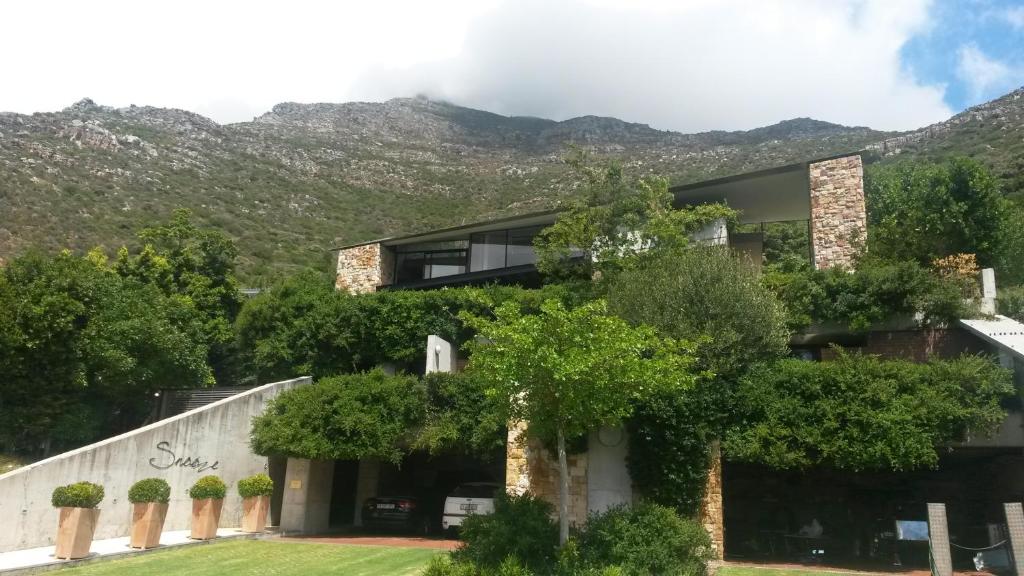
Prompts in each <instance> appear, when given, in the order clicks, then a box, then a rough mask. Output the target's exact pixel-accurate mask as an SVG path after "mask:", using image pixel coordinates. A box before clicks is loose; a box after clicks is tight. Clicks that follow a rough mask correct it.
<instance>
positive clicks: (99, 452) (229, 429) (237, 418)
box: [0, 378, 311, 552]
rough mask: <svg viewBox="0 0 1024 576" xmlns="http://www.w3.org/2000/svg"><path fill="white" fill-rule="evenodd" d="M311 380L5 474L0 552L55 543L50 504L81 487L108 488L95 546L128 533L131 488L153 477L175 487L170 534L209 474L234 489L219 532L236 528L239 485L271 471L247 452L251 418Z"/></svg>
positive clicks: (258, 391)
mask: <svg viewBox="0 0 1024 576" xmlns="http://www.w3.org/2000/svg"><path fill="white" fill-rule="evenodd" d="M310 381H311V380H310V379H309V378H297V379H294V380H286V381H283V382H276V383H273V384H267V385H265V386H260V387H259V388H254V389H252V390H248V391H246V392H243V393H241V394H238V395H237V396H232V397H230V398H226V399H224V400H221V401H219V402H214V403H213V404H210V405H208V406H204V407H202V408H198V409H196V410H192V411H190V412H186V413H184V414H181V415H178V416H174V417H172V418H168V419H166V420H162V421H160V422H157V423H155V424H151V425H149V426H145V427H143V428H139V429H138V430H134V431H132V432H128V433H127V434H122V435H121V436H115V437H114V438H110V439H107V440H104V441H102V442H98V443H96V444H92V445H89V446H85V447H82V448H79V449H77V450H73V451H71V452H66V453H64V454H60V455H58V456H54V457H53V458H48V459H46V460H42V461H40V462H36V463H35V464H31V465H29V466H26V467H24V468H20V469H18V470H14V471H12V472H9V473H7V474H4V475H0V519H2V520H0V522H2V528H0V552H6V551H9V550H18V549H22V548H33V547H37V546H47V545H51V544H53V542H54V536H55V535H56V531H57V510H56V509H54V508H53V507H52V506H51V504H50V495H51V494H52V492H53V489H54V488H55V487H56V486H59V485H63V484H70V483H72V482H78V481H83V480H84V481H89V482H95V483H98V484H102V485H103V487H104V489H105V490H106V497H105V498H104V500H103V502H101V503H100V510H101V512H100V520H99V525H98V527H97V529H96V538H97V539H100V538H114V537H118V536H125V535H127V534H128V532H129V529H130V527H131V504H130V503H129V502H128V489H129V488H130V487H131V485H132V484H134V483H135V482H136V481H138V480H141V479H143V478H150V477H156V478H163V479H164V480H167V482H168V483H170V485H171V502H170V510H169V511H168V513H167V522H166V524H165V525H164V529H165V530H183V529H186V528H188V527H189V522H190V520H191V513H192V503H191V500H189V498H188V494H187V493H186V491H187V490H188V488H189V487H190V486H191V485H192V484H193V483H194V482H195V481H196V480H197V479H198V478H200V477H201V476H205V475H207V474H216V475H218V476H220V477H221V478H222V479H223V480H224V481H225V482H226V483H227V484H228V487H229V489H228V496H227V498H225V501H224V510H223V513H222V515H221V522H220V525H221V526H224V527H231V526H238V525H239V524H240V519H241V498H240V497H239V496H238V492H237V490H236V487H235V483H236V482H238V480H239V479H241V478H244V477H245V476H249V475H252V474H256V473H259V472H264V471H266V470H267V459H266V458H263V457H260V456H256V455H255V454H253V453H252V452H250V451H249V430H250V425H251V421H252V418H253V417H254V416H257V415H259V414H261V413H262V412H263V409H264V408H265V407H266V404H267V401H269V400H270V399H271V398H273V397H274V396H276V395H277V394H279V393H280V392H282V391H284V390H288V389H291V388H294V387H296V386H300V385H303V384H307V383H309V382H310ZM172 452H173V457H172V455H171V453H172ZM204 467H205V468H206V469H203V468H204Z"/></svg>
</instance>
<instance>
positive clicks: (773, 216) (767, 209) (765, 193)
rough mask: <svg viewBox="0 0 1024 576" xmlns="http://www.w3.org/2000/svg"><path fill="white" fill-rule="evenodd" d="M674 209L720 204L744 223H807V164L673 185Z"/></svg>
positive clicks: (809, 207) (809, 208) (808, 206)
mask: <svg viewBox="0 0 1024 576" xmlns="http://www.w3.org/2000/svg"><path fill="white" fill-rule="evenodd" d="M670 190H671V192H672V194H673V195H674V196H675V205H676V206H677V207H680V208H681V207H683V206H694V205H698V204H710V203H716V202H717V203H723V204H726V205H728V206H729V207H730V208H733V209H734V210H738V211H739V213H740V215H739V221H740V223H743V224H756V223H759V222H787V221H792V220H809V219H810V217H811V194H810V184H809V182H808V170H807V163H803V162H802V163H800V164H792V165H789V166H782V167H779V168H773V169H770V170H762V171H759V172H752V173H750V174H741V175H739V176H731V177H728V178H720V179H718V180H710V181H707V182H698V183H695V184H684V185H682V186H673V187H672V188H671V189H670Z"/></svg>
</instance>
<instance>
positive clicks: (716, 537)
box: [700, 440, 725, 560]
mask: <svg viewBox="0 0 1024 576" xmlns="http://www.w3.org/2000/svg"><path fill="white" fill-rule="evenodd" d="M700 523H701V524H702V525H703V526H704V529H705V530H707V532H708V535H709V536H711V547H712V548H713V550H714V555H715V559H716V560H721V559H722V558H724V557H725V510H724V508H723V507H722V448H721V443H720V442H719V441H717V440H715V441H714V442H712V443H711V463H710V466H709V468H708V479H707V483H706V484H705V485H704V500H703V501H701V503H700Z"/></svg>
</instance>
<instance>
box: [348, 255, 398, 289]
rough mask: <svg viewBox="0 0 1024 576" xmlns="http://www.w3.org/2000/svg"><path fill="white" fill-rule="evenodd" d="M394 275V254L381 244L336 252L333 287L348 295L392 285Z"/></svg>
mask: <svg viewBox="0 0 1024 576" xmlns="http://www.w3.org/2000/svg"><path fill="white" fill-rule="evenodd" d="M394 275H395V255H394V253H393V252H392V251H391V250H388V249H387V248H385V247H384V246H382V245H381V244H364V245H363V246H355V247H353V248H344V249H342V250H339V251H338V268H337V276H336V277H335V280H334V287H335V288H337V289H338V290H345V291H346V292H348V293H350V294H363V293H365V292H373V291H375V290H377V287H378V286H384V285H388V284H391V283H393V282H394Z"/></svg>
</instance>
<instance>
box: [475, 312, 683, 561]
mask: <svg viewBox="0 0 1024 576" xmlns="http://www.w3.org/2000/svg"><path fill="white" fill-rule="evenodd" d="M463 318H465V320H466V322H467V323H468V324H469V325H470V326H472V327H473V328H475V329H476V330H477V331H478V333H479V339H478V340H476V341H475V342H474V343H472V345H471V348H472V351H473V355H472V356H471V357H470V361H469V369H470V370H474V371H476V372H477V374H479V375H480V376H481V377H483V378H485V379H487V380H488V381H489V383H490V385H491V392H490V393H491V394H492V395H494V396H495V397H496V398H498V401H499V402H500V403H501V405H502V406H501V407H502V415H503V416H504V417H505V419H506V420H508V421H526V422H528V423H529V428H528V434H530V435H532V436H534V437H536V438H540V439H551V438H553V439H555V441H556V443H557V447H558V468H559V479H560V482H559V484H560V493H559V517H560V529H559V535H560V542H561V543H562V544H564V543H565V541H566V539H567V538H568V535H569V516H568V490H569V474H568V468H567V464H566V439H567V438H575V437H579V436H581V435H583V434H585V433H586V432H587V431H589V430H591V429H593V428H596V427H598V426H600V425H617V424H619V423H621V422H622V420H623V419H625V418H626V417H628V416H629V415H630V413H631V412H632V409H633V405H634V403H635V402H636V401H637V400H639V399H642V398H644V397H646V396H647V395H648V394H650V393H652V392H654V391H656V390H661V389H675V390H684V389H685V388H687V387H689V386H691V385H692V384H693V382H694V376H693V374H692V373H691V371H690V368H691V367H692V365H693V356H692V350H691V346H690V345H689V344H688V343H685V342H682V341H677V340H673V339H662V338H659V337H658V336H657V335H656V334H655V332H654V330H653V329H651V328H649V327H646V326H641V327H636V328H634V327H631V326H629V325H628V324H627V323H626V322H625V321H624V320H622V319H620V318H617V317H615V316H610V315H608V314H607V306H606V304H605V303H604V302H603V301H597V302H593V303H590V304H585V305H583V306H580V307H578V308H576V309H572V310H567V309H566V308H565V307H564V306H563V305H562V304H560V303H559V302H557V301H554V300H550V301H546V302H544V303H543V304H542V305H541V309H540V313H539V314H536V315H526V314H523V312H522V311H521V309H520V307H519V306H518V305H516V304H515V303H511V302H509V303H505V304H503V305H501V306H499V307H498V308H497V309H496V310H495V317H494V318H493V319H488V318H482V317H473V316H470V315H468V314H465V313H464V314H463Z"/></svg>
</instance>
